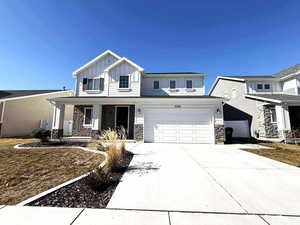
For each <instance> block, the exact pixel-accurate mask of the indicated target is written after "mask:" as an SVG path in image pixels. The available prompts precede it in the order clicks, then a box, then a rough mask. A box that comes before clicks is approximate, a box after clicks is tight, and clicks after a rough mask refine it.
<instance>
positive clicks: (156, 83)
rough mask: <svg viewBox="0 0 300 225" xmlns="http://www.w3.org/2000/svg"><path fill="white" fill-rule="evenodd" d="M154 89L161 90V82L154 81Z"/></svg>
mask: <svg viewBox="0 0 300 225" xmlns="http://www.w3.org/2000/svg"><path fill="white" fill-rule="evenodd" d="M153 89H159V81H158V80H155V81H153Z"/></svg>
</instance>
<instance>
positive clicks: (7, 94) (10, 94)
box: [0, 90, 62, 100]
mask: <svg viewBox="0 0 300 225" xmlns="http://www.w3.org/2000/svg"><path fill="white" fill-rule="evenodd" d="M59 91H62V90H0V100H2V99H10V98H17V97H24V96H29V95H38V94H46V93H52V92H59Z"/></svg>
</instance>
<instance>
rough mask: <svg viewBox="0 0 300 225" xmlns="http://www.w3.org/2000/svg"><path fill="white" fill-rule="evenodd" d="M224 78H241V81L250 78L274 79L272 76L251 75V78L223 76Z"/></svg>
mask: <svg viewBox="0 0 300 225" xmlns="http://www.w3.org/2000/svg"><path fill="white" fill-rule="evenodd" d="M222 77H229V78H240V79H249V78H273V77H272V76H270V75H253V76H251V75H249V76H243V75H242V76H222Z"/></svg>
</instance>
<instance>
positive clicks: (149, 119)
mask: <svg viewBox="0 0 300 225" xmlns="http://www.w3.org/2000/svg"><path fill="white" fill-rule="evenodd" d="M73 77H74V78H75V80H76V90H75V96H72V97H61V98H54V99H52V101H53V102H55V103H56V105H55V109H54V112H55V113H54V115H53V118H54V119H53V125H52V137H53V138H57V137H60V136H62V135H63V120H64V110H65V105H74V116H73V132H72V135H73V136H90V137H97V136H98V135H99V134H100V133H101V131H102V130H104V129H107V128H112V129H118V128H120V127H121V126H122V127H124V128H125V129H126V131H127V135H128V138H130V139H136V140H144V141H145V142H170V143H216V142H223V141H224V123H223V109H222V100H223V99H222V98H219V97H212V96H206V95H204V94H205V86H204V77H205V74H203V73H193V72H179V73H178V72H170V73H146V72H145V71H144V69H143V68H142V67H141V66H139V65H137V64H136V63H134V62H132V61H130V60H129V59H127V58H124V57H120V56H118V55H116V54H115V53H113V52H111V51H109V50H107V51H105V52H104V53H102V54H101V55H99V56H97V57H96V58H95V59H93V60H91V61H90V62H88V63H87V64H85V65H84V66H82V67H80V68H79V69H78V70H76V71H74V72H73Z"/></svg>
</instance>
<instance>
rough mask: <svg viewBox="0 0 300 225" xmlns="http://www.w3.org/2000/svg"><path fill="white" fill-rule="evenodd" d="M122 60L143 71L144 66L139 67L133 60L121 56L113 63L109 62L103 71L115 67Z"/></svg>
mask: <svg viewBox="0 0 300 225" xmlns="http://www.w3.org/2000/svg"><path fill="white" fill-rule="evenodd" d="M122 62H127V63H128V64H130V65H131V66H133V67H135V68H136V69H137V70H139V71H140V72H142V71H144V68H142V67H140V66H139V65H137V64H135V63H134V62H132V61H130V60H129V59H127V58H125V57H123V58H121V59H119V60H118V61H116V62H115V63H113V64H111V65H110V66H109V67H107V68H106V69H105V70H104V71H105V72H109V71H110V70H111V69H112V68H114V67H116V66H117V65H119V64H120V63H122Z"/></svg>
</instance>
